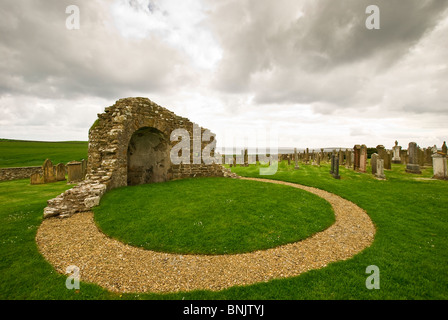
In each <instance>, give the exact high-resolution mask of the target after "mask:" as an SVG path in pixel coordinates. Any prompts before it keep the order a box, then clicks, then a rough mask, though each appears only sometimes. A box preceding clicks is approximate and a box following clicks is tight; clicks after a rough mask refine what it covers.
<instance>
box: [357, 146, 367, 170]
mask: <svg viewBox="0 0 448 320" xmlns="http://www.w3.org/2000/svg"><path fill="white" fill-rule="evenodd" d="M366 170H367V147H366V145H365V144H363V145H361V148H360V154H359V171H360V172H364V173H365V172H366Z"/></svg>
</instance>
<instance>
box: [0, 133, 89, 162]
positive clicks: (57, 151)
mask: <svg viewBox="0 0 448 320" xmlns="http://www.w3.org/2000/svg"><path fill="white" fill-rule="evenodd" d="M87 149H88V142H85V141H65V142H39V141H22V140H6V139H0V168H8V167H28V166H41V165H42V164H43V163H44V161H45V159H50V160H51V161H52V162H53V164H58V163H60V162H62V163H67V162H70V161H72V160H77V161H80V160H82V159H87Z"/></svg>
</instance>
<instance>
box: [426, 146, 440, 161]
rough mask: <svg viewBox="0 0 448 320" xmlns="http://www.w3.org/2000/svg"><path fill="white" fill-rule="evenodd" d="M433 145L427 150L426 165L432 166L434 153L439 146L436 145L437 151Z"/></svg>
mask: <svg viewBox="0 0 448 320" xmlns="http://www.w3.org/2000/svg"><path fill="white" fill-rule="evenodd" d="M433 149H434V148H433V147H428V148H426V150H425V155H424V157H425V166H432V154H433V153H435V152H437V147H435V149H436V151H435V152H433Z"/></svg>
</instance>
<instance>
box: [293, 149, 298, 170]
mask: <svg viewBox="0 0 448 320" xmlns="http://www.w3.org/2000/svg"><path fill="white" fill-rule="evenodd" d="M294 162H295V165H294V169H295V170H298V169H299V156H298V154H297V148H294Z"/></svg>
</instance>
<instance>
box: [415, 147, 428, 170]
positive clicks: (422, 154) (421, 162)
mask: <svg viewBox="0 0 448 320" xmlns="http://www.w3.org/2000/svg"><path fill="white" fill-rule="evenodd" d="M425 150H426V149H425V148H423V149H421V148H420V147H417V154H418V165H419V166H420V167H424V166H425Z"/></svg>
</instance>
